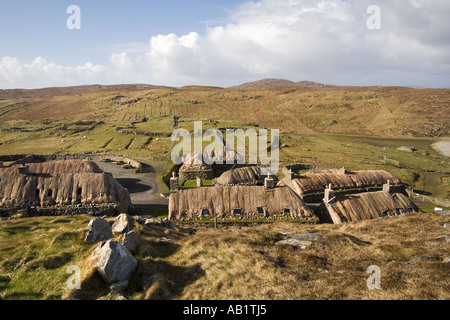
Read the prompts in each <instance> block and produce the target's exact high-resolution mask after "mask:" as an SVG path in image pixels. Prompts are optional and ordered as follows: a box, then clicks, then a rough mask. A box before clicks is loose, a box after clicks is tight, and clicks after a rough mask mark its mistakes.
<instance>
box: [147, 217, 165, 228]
mask: <svg viewBox="0 0 450 320" xmlns="http://www.w3.org/2000/svg"><path fill="white" fill-rule="evenodd" d="M144 224H145V225H150V226H158V227H162V226H163V222H162V220H161V219H160V218H147V219H146V220H145V222H144Z"/></svg>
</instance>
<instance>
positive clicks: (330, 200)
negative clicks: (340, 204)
mask: <svg viewBox="0 0 450 320" xmlns="http://www.w3.org/2000/svg"><path fill="white" fill-rule="evenodd" d="M335 199H336V196H335V194H334V190H333V189H331V183H330V184H329V185H328V187H327V188H326V189H325V197H324V198H323V202H325V204H334V202H335V201H334V200H335Z"/></svg>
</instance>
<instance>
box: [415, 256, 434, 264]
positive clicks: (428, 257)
mask: <svg viewBox="0 0 450 320" xmlns="http://www.w3.org/2000/svg"><path fill="white" fill-rule="evenodd" d="M438 260H439V259H438V258H434V257H430V256H415V257H413V258H412V259H411V260H409V261H408V262H407V263H408V264H412V263H415V262H418V261H438Z"/></svg>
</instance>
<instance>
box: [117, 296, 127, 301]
mask: <svg viewBox="0 0 450 320" xmlns="http://www.w3.org/2000/svg"><path fill="white" fill-rule="evenodd" d="M114 300H127V298H125V297H124V296H122V295H119V296H117V297H115V298H114Z"/></svg>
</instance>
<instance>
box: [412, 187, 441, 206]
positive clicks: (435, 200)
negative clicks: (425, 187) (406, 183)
mask: <svg viewBox="0 0 450 320" xmlns="http://www.w3.org/2000/svg"><path fill="white" fill-rule="evenodd" d="M406 192H407V194H408V196H409V197H411V198H416V199H420V200H422V201H429V202H432V203H435V204H436V205H438V206H442V207H450V199H443V198H435V197H430V196H426V195H423V194H418V193H416V192H414V191H413V190H411V189H406Z"/></svg>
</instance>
